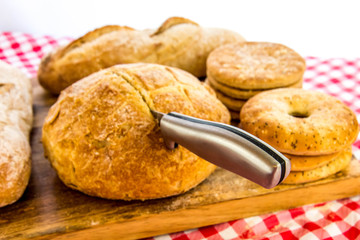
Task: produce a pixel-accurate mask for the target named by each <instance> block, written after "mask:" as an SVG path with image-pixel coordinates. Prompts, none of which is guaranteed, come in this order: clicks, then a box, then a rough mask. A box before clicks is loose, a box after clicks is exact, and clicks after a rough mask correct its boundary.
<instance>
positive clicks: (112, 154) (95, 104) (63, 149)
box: [42, 63, 230, 200]
mask: <svg viewBox="0 0 360 240" xmlns="http://www.w3.org/2000/svg"><path fill="white" fill-rule="evenodd" d="M150 109H153V110H156V111H160V112H164V113H168V112H171V111H175V112H179V113H183V114H187V115H191V116H194V117H198V118H202V119H206V120H212V121H218V122H223V123H229V122H230V116H229V112H228V111H227V109H226V107H225V106H224V105H222V104H221V102H220V101H219V100H217V99H216V97H215V95H213V94H212V93H210V92H209V91H208V90H207V89H206V88H205V87H204V86H203V85H202V84H201V83H200V82H199V81H198V80H197V79H196V78H195V77H193V76H192V75H191V74H189V73H187V72H185V71H182V70H180V69H176V68H171V67H166V66H162V65H157V64H144V63H138V64H126V65H117V66H113V67H110V68H108V69H105V70H102V71H100V72H97V73H94V74H92V75H90V76H88V77H86V78H84V79H82V80H80V81H78V82H76V83H75V84H73V85H72V86H70V87H68V88H67V89H66V90H64V91H63V92H62V93H61V95H60V96H59V98H58V100H57V102H56V103H55V104H54V105H53V106H52V107H51V109H50V111H49V113H48V115H47V117H46V119H45V123H44V126H43V136H42V142H43V145H44V150H45V154H46V156H47V157H48V159H49V160H50V161H51V164H52V166H53V167H54V168H55V170H56V171H57V173H58V176H59V177H60V179H61V180H62V181H63V182H64V183H65V184H66V185H67V186H69V187H71V188H74V189H77V190H79V191H82V192H84V193H86V194H88V195H92V196H98V197H103V198H109V199H124V200H132V199H141V200H145V199H153V198H161V197H167V196H171V195H176V194H180V193H183V192H185V191H187V190H189V189H191V188H192V187H194V186H196V185H197V184H199V183H200V182H201V181H203V180H204V179H205V178H206V177H207V176H209V174H211V173H212V172H213V170H214V169H215V168H216V167H215V166H214V165H212V164H210V163H208V162H207V161H205V160H203V159H201V158H199V157H198V156H196V155H195V154H193V153H191V152H189V151H188V150H187V149H185V148H183V147H181V146H179V147H178V148H176V149H174V150H169V149H167V148H166V147H165V144H164V139H163V137H162V135H161V133H160V129H159V127H158V124H157V122H156V120H155V119H154V117H153V116H152V114H151V112H150Z"/></svg>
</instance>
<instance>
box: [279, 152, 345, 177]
mask: <svg viewBox="0 0 360 240" xmlns="http://www.w3.org/2000/svg"><path fill="white" fill-rule="evenodd" d="M348 149H350V150H351V147H348ZM348 151H349V150H348ZM341 153H342V152H337V153H333V154H327V155H320V156H296V155H290V154H286V153H284V156H285V157H287V158H288V159H289V160H290V161H291V171H293V172H299V171H308V170H312V169H315V168H318V167H321V166H324V165H326V164H327V163H329V162H331V161H332V160H334V159H335V158H336V157H337V156H339V154H341Z"/></svg>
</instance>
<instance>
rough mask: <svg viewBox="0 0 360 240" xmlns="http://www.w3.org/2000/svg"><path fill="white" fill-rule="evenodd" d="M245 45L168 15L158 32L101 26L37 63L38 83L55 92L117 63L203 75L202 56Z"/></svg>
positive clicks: (231, 36) (223, 32)
mask: <svg viewBox="0 0 360 240" xmlns="http://www.w3.org/2000/svg"><path fill="white" fill-rule="evenodd" d="M236 41H244V39H243V38H242V37H241V36H240V35H239V34H237V33H235V32H232V31H229V30H224V29H215V28H203V27H201V26H199V25H198V24H196V23H194V22H193V21H191V20H188V19H185V18H179V17H173V18H169V19H168V20H166V21H165V22H164V23H163V24H162V25H161V26H160V27H159V28H158V29H157V30H144V31H139V30H135V29H132V28H129V27H122V26H114V25H113V26H105V27H102V28H99V29H96V30H94V31H92V32H89V33H87V34H86V35H84V36H83V37H81V38H79V39H77V40H75V41H73V42H72V43H70V44H69V45H67V46H65V47H62V48H59V49H57V50H56V51H54V52H52V53H50V54H48V55H47V56H45V57H44V58H43V59H42V62H41V65H40V68H39V72H38V78H39V82H40V84H41V85H42V86H43V87H44V88H45V89H47V90H49V91H50V92H52V93H54V94H58V93H60V91H61V90H63V89H64V88H66V87H67V86H69V85H71V84H72V83H74V82H76V81H77V80H79V79H81V78H83V77H85V76H88V75H89V74H91V73H93V72H96V71H98V70H100V69H103V68H106V67H110V66H113V65H116V64H120V63H135V62H147V63H159V64H163V65H168V66H173V67H178V68H181V69H183V70H186V71H188V72H190V73H192V74H194V75H195V76H197V77H201V76H205V75H206V58H207V56H208V55H209V53H210V52H211V51H212V50H213V49H215V48H216V47H218V46H220V45H223V44H226V43H230V42H236Z"/></svg>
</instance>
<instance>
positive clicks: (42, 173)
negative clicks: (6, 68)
mask: <svg viewBox="0 0 360 240" xmlns="http://www.w3.org/2000/svg"><path fill="white" fill-rule="evenodd" d="M33 84H34V111H35V121H34V128H33V131H32V135H31V145H32V174H31V178H30V182H29V186H28V187H27V190H26V191H25V193H24V195H23V197H22V198H21V199H20V200H19V201H18V202H16V203H14V204H12V205H10V206H7V207H4V208H0V239H23V238H34V239H136V238H144V237H149V236H155V235H159V234H164V233H170V232H175V231H180V230H186V229H191V228H195V227H200V226H206V225H211V224H216V223H220V222H225V221H229V220H234V219H239V218H244V217H249V216H254V215H260V214H264V213H269V212H274V211H277V210H281V209H289V208H294V207H297V206H301V205H304V204H309V203H317V202H324V201H329V200H334V199H340V198H345V197H349V196H354V195H357V194H360V188H359V187H358V186H359V185H360V163H359V161H358V160H355V159H353V160H352V162H351V166H350V167H349V168H347V169H346V170H345V171H343V172H340V173H338V174H336V175H334V176H332V177H330V178H327V179H324V180H321V181H317V182H314V183H309V184H300V185H279V186H277V187H275V188H274V189H271V190H267V189H264V188H262V187H260V186H258V185H256V184H254V183H252V182H249V181H247V180H245V179H243V178H241V177H239V176H237V175H235V174H232V173H230V172H228V171H225V170H223V169H217V170H216V171H215V172H214V173H213V174H212V175H211V176H210V177H209V178H208V179H207V180H205V181H204V182H203V183H202V184H200V185H199V186H197V187H196V188H194V189H192V190H190V191H189V192H187V193H185V194H183V195H180V196H177V197H171V198H165V199H158V200H150V201H144V202H142V201H131V202H126V201H113V200H105V199H100V198H95V197H89V196H87V195H85V194H82V193H81V192H77V191H74V190H71V189H69V188H67V187H66V186H65V185H63V184H62V182H61V181H60V180H59V178H58V177H57V176H56V173H55V171H54V170H53V169H52V168H51V166H50V164H49V162H48V161H47V159H45V158H44V156H43V148H42V144H41V141H40V140H41V127H42V123H43V120H44V118H45V116H46V114H47V111H48V109H49V106H51V104H53V103H54V102H55V101H56V98H55V97H54V96H51V95H49V94H47V93H46V92H45V91H44V90H43V89H42V88H41V87H40V86H39V85H38V84H37V82H36V81H35V80H34V81H33ZM304 196H306V197H304Z"/></svg>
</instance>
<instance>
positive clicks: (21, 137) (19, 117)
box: [0, 61, 33, 207]
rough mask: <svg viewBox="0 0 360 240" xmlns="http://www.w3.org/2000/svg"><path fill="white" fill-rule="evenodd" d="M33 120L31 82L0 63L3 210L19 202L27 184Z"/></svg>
mask: <svg viewBox="0 0 360 240" xmlns="http://www.w3.org/2000/svg"><path fill="white" fill-rule="evenodd" d="M32 118H33V114H32V89H31V83H30V80H29V79H28V78H27V77H26V76H25V74H23V73H22V72H21V71H20V70H19V69H17V68H15V67H12V66H10V65H8V64H6V63H4V62H2V61H0V207H3V206H6V205H8V204H11V203H13V202H15V201H17V200H18V199H19V198H20V197H21V196H22V194H23V192H24V191H25V188H26V186H27V184H28V181H29V177H30V171H31V162H30V154H31V149H30V143H29V135H30V131H31V127H32Z"/></svg>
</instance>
